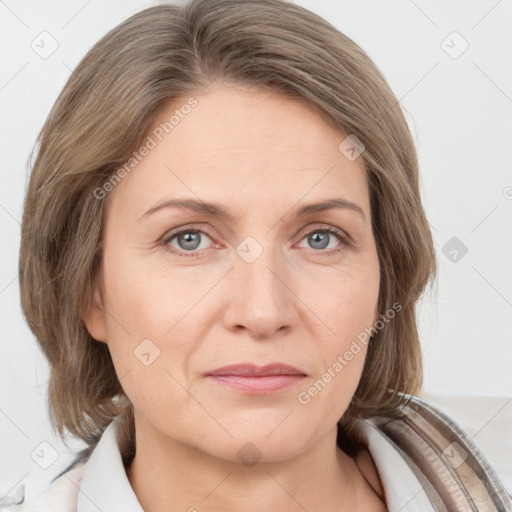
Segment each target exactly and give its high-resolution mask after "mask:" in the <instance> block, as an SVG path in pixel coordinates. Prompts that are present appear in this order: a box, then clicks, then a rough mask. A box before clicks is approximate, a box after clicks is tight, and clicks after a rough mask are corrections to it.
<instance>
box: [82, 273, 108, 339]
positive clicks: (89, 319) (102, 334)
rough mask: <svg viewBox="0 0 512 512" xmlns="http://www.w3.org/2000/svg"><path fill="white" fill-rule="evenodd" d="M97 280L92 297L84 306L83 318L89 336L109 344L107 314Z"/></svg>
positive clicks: (96, 280)
mask: <svg viewBox="0 0 512 512" xmlns="http://www.w3.org/2000/svg"><path fill="white" fill-rule="evenodd" d="M97 277H98V276H97ZM98 281H99V280H98V279H97V278H96V279H95V283H94V288H93V293H92V297H91V298H90V299H89V301H88V304H86V305H84V309H83V311H82V314H81V317H82V321H83V322H84V324H85V327H86V328H87V330H88V331H89V334H90V335H91V336H92V337H93V338H94V339H95V340H97V341H103V342H105V343H106V342H107V322H106V321H107V314H106V312H105V307H104V300H103V291H102V289H101V286H100V283H99V282H98Z"/></svg>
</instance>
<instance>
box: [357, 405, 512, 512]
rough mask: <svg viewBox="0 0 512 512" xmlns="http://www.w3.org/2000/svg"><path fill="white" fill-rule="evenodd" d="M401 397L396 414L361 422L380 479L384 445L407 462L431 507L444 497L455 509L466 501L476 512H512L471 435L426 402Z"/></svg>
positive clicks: (385, 463)
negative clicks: (364, 424)
mask: <svg viewBox="0 0 512 512" xmlns="http://www.w3.org/2000/svg"><path fill="white" fill-rule="evenodd" d="M404 398H406V401H405V403H404V404H403V405H402V406H401V407H400V409H399V410H398V411H395V412H393V413H390V414H382V415H379V416H373V417H372V418H369V419H367V420H364V422H365V423H366V424H367V428H366V431H367V433H368V434H369V435H371V436H372V438H373V440H374V443H373V448H374V450H373V452H372V450H371V448H372V444H371V443H370V445H369V449H370V452H372V453H371V455H372V456H373V458H374V460H375V461H376V462H377V469H378V470H379V474H380V476H381V477H384V478H386V475H385V473H386V471H387V470H388V469H389V467H388V466H389V464H388V458H387V457H380V455H382V453H379V452H383V449H384V448H385V446H384V445H386V446H389V447H392V448H393V449H394V451H395V452H396V453H397V454H399V455H400V456H401V458H402V459H403V461H405V462H406V463H407V465H408V466H409V467H410V470H412V472H413V474H414V476H415V477H416V478H417V479H418V482H419V483H420V484H421V487H422V488H423V489H424V490H425V491H426V492H427V494H428V497H429V498H430V500H431V502H432V503H437V502H439V501H441V502H442V501H443V500H444V499H445V497H447V496H448V497H450V499H452V500H455V501H456V502H457V508H458V509H459V510H462V509H465V507H467V506H468V503H469V502H471V503H472V502H475V503H477V504H478V505H479V506H478V510H509V508H512V502H511V497H510V493H509V491H508V490H507V489H506V487H505V485H503V483H502V481H501V479H500V478H499V477H498V475H497V473H496V470H495V468H494V467H493V466H492V465H491V464H490V463H489V461H488V460H487V457H486V456H485V455H484V454H483V452H482V451H481V450H480V449H479V448H478V447H477V445H476V444H475V442H474V440H473V439H472V436H471V435H470V434H469V433H468V432H467V431H466V430H465V429H464V428H462V427H461V426H460V425H459V424H458V423H456V422H455V421H454V420H453V419H452V418H451V417H450V416H448V415H447V414H446V413H445V412H443V411H442V410H441V409H440V408H438V407H436V406H434V405H433V404H432V403H431V402H430V401H429V402H430V403H427V402H426V401H424V400H422V399H420V398H418V397H413V396H410V395H404ZM473 414H474V409H473ZM480 430H481V429H480ZM375 441H376V442H375ZM377 448H378V449H377ZM380 448H382V450H380ZM502 449H503V448H502ZM387 454H388V455H389V454H390V452H389V449H388V451H387ZM379 459H380V460H379ZM379 463H380V467H379ZM363 464H364V456H363ZM367 466H369V464H367ZM381 469H382V472H381ZM382 473H384V474H382ZM370 476H371V473H370ZM388 483H390V482H388ZM384 484H386V482H384ZM492 507H494V508H492ZM500 507H501V508H500Z"/></svg>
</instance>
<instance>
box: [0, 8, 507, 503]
mask: <svg viewBox="0 0 512 512" xmlns="http://www.w3.org/2000/svg"><path fill="white" fill-rule="evenodd" d="M296 3H297V4H299V5H302V6H304V7H306V8H308V9H310V10H312V11H315V12H317V13H318V14H320V15H321V16H323V17H325V18H326V19H327V20H328V21H330V22H331V23H332V24H334V25H335V26H336V27H337V28H338V29H340V30H341V31H342V32H344V33H345V34H347V35H348V36H349V37H351V38H352V39H354V40H355V41H356V42H357V43H358V44H359V45H360V46H361V47H362V48H363V49H364V50H365V51H366V52H367V53H368V54H369V55H370V57H371V58H372V59H373V60H374V61H375V62H376V64H377V65H378V67H379V69H380V70H381V71H382V72H383V74H384V76H385V77H386V79H387V80H388V82H389V83H390V85H391V87H392V89H393V91H394V92H395V94H396V96H397V98H399V99H400V103H401V105H402V107H403V109H404V110H405V113H406V116H407V119H408V122H409V125H410V127H411V130H412V131H413V134H414V137H415V140H416V143H417V148H418V153H419V158H420V166H421V183H422V185H421V188H422V196H423V200H424V204H425V208H426V211H427V215H428V218H429V221H430V223H431V227H432V231H433V235H434V239H435V245H436V250H437V258H438V262H439V278H438V286H437V290H436V291H435V293H433V294H431V295H428V296H426V297H425V300H424V301H423V302H422V304H421V307H420V309H419V319H420V331H421V337H422V344H423V349H424V358H425V390H426V391H428V392H433V393H442V394H446V395H457V394H463V395H481V396H494V397H504V398H505V400H501V401H500V402H499V403H500V409H499V410H498V411H497V412H496V414H495V415H494V416H496V415H499V414H504V412H503V411H506V410H509V409H511V407H510V406H511V402H510V401H508V400H507V398H509V397H512V371H511V362H512V334H511V333H512V264H511V262H512V165H511V161H512V156H511V148H512V143H511V142H512V117H511V115H512V58H511V56H512V31H511V30H510V27H511V26H512V1H511V0H501V1H495V0H491V1H479V2H476V1H471V2H469V1H451V2H450V3H449V4H448V3H447V2H443V1H441V0H437V1H429V2H427V1H420V0H417V1H415V2H413V1H412V0H394V1H389V0H388V1H379V0H375V1H370V0H364V1H358V2H356V1H352V2H349V1H335V0H332V1H326V0H308V1H299V0H297V2H296ZM150 5H152V3H151V2H141V1H135V0H129V1H126V0H124V1H121V0H116V1H110V2H108V3H107V2H100V1H99V0H90V1H88V2H87V1H85V0H73V1H68V2H56V1H45V2H37V1H35V0H34V1H20V2H15V1H14V0H5V1H2V2H0V38H1V39H0V45H1V54H0V55H1V57H0V58H1V67H0V109H1V110H0V111H1V112H2V117H1V126H0V129H1V135H0V145H1V146H0V158H1V166H0V172H1V187H0V226H1V234H2V251H1V253H0V254H1V265H0V302H1V305H0V315H1V319H0V325H1V328H2V344H1V356H0V365H1V369H0V378H1V389H2V393H1V396H0V432H1V447H0V450H1V451H0V454H1V456H0V471H1V473H0V498H1V497H2V496H3V495H4V494H5V493H8V492H12V489H13V488H16V486H17V485H18V484H19V483H22V482H26V481H27V480H29V479H37V478H39V479H41V478H43V479H44V478H47V477H49V473H48V472H46V473H45V470H44V469H42V468H40V467H39V466H38V465H36V464H35V462H34V461H33V460H32V458H31V457H30V454H31V452H32V451H33V450H34V449H36V448H37V447H38V445H39V443H41V442H43V441H48V442H50V444H51V445H52V446H53V447H55V449H56V454H58V455H59V459H58V460H57V462H56V463H55V464H53V465H52V467H51V472H52V474H55V473H56V472H57V468H60V467H65V463H64V462H65V461H66V460H67V459H66V456H65V453H64V451H63V450H64V449H63V446H62V445H61V444H60V443H59V442H58V440H57V439H56V436H55V435H53V434H52V432H51V430H50V426H49V423H48V419H47V413H46V383H47V375H48V373H47V365H46V362H45V360H44V358H43V356H42V355H41V353H40V352H39V350H38V348H37V346H36V343H35V341H34V338H33V336H32V334H31V333H30V331H29V329H28V328H27V326H26V325H25V323H24V320H23V317H22V315H21V310H20V306H19V290H18V281H17V273H18V272H17V257H18V248H19V239H20V219H21V216H22V203H23V196H24V190H25V186H26V177H27V169H26V166H27V160H28V156H29V153H30V151H31V149H32V146H33V144H34V141H35V138H36V136H37V134H38V132H39V130H40V128H41V127H42V124H43V122H44V120H45V118H46V116H47V114H48V112H49V110H50V108H51V106H52V104H53V102H54V101H55V99H56V97H57V95H58V93H59V92H60V90H61V89H62V87H63V86H64V84H65V82H66V80H67V78H68V76H69V74H70V69H73V68H74V67H75V66H76V65H77V63H78V61H79V60H80V58H81V57H82V56H83V55H84V54H85V53H86V51H87V50H88V49H89V48H90V47H91V46H92V45H93V44H94V43H95V42H96V41H97V40H98V39H99V38H100V37H101V36H102V35H104V34H105V33H106V32H107V31H108V30H109V29H111V28H112V27H114V26H115V25H117V24H118V23H119V22H121V21H122V20H124V19H125V18H127V17H128V16H130V15H131V14H134V13H135V12H137V11H139V10H141V9H143V8H144V7H148V6H150ZM43 31H46V32H48V33H49V34H51V36H52V38H54V39H55V40H56V41H57V43H58V48H57V49H56V51H55V52H54V53H53V54H52V55H51V56H49V57H48V58H47V59H42V58H41V57H40V56H39V55H38V54H37V53H36V52H35V51H34V50H33V49H32V48H31V44H32V41H34V40H36V42H37V41H38V40H39V39H38V37H40V34H41V32H43ZM454 31H456V32H457V34H453V32H454ZM44 37H47V36H44ZM443 41H444V42H443ZM466 43H467V44H468V45H469V46H468V48H467V50H466V51H464V52H463V53H462V54H460V55H459V53H460V52H461V50H462V49H463V48H464V47H465V45H466ZM447 52H448V53H447ZM449 53H451V56H450V55H449ZM454 57H457V58H454ZM453 237H457V239H458V240H460V243H463V244H464V245H465V246H466V247H467V249H468V250H467V253H466V254H465V255H464V256H462V257H460V254H461V253H460V251H459V253H458V255H459V257H458V260H457V261H456V262H453V261H451V260H450V258H449V257H448V256H446V255H445V254H444V252H448V251H449V250H452V248H450V246H448V248H447V249H445V250H444V252H443V248H444V247H445V245H446V244H447V243H448V242H449V240H450V239H452V238H453ZM452 254H453V253H452ZM503 404H504V405H503ZM502 405H503V406H502ZM477 412H478V411H475V413H477ZM493 414H494V413H493ZM508 414H510V410H509V411H508ZM494 416H493V418H494ZM509 444H510V442H509ZM509 447H510V446H509ZM48 471H50V469H49V470H48Z"/></svg>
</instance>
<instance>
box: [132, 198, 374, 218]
mask: <svg viewBox="0 0 512 512" xmlns="http://www.w3.org/2000/svg"><path fill="white" fill-rule="evenodd" d="M164 208H186V209H187V210H191V211H195V212H197V213H202V214H206V215H211V216H215V217H218V218H220V219H225V220H233V219H234V218H235V215H234V214H233V213H231V212H229V211H228V210H226V209H225V208H224V206H222V205H220V204H217V203H205V202H204V201H198V200H195V199H169V200H165V201H162V202H160V203H157V204H156V205H155V206H153V207H152V208H150V209H149V210H148V211H147V212H146V213H144V214H143V215H142V216H141V217H140V218H139V219H138V221H140V220H142V219H143V218H146V217H148V216H150V215H152V214H153V213H155V212H157V211H159V210H162V209H164ZM336 208H339V209H347V210H352V211H354V212H357V213H358V214H359V215H360V216H361V217H362V219H363V221H366V216H365V213H364V211H363V209H362V208H361V207H360V206H358V205H357V204H355V203H352V202H351V201H348V200H347V199H343V198H333V199H327V200H325V201H321V202H318V203H311V204H306V205H304V206H302V207H301V208H299V209H298V210H297V212H296V216H297V217H305V216H306V215H311V214H312V213H319V212H323V211H326V210H332V209H336ZM138 221H137V222H138Z"/></svg>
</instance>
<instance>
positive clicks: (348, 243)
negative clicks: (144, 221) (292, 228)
mask: <svg viewBox="0 0 512 512" xmlns="http://www.w3.org/2000/svg"><path fill="white" fill-rule="evenodd" d="M183 233H202V234H203V235H206V236H207V237H208V238H210V239H212V237H211V236H210V235H209V234H208V233H207V232H206V231H203V230H202V229H194V228H188V229H182V230H181V231H177V232H175V233H170V234H169V235H164V236H163V238H162V239H161V241H160V244H161V245H162V246H164V248H165V249H166V250H167V251H169V252H171V253H172V254H176V255H177V256H180V257H181V256H182V257H185V258H198V257H200V256H201V255H202V253H203V252H204V251H206V250H207V249H202V250H199V251H197V250H196V252H191V251H183V250H181V251H177V250H176V249H175V248H173V249H172V250H171V249H169V248H168V244H169V243H170V242H171V240H173V239H174V238H176V237H177V236H179V235H181V234H183ZM313 233H329V234H331V235H335V236H337V237H338V238H339V240H340V242H341V244H340V247H337V248H334V249H330V250H327V251H325V250H320V249H310V250H312V251H314V253H315V254H318V255H320V256H332V255H333V254H335V253H338V252H340V251H342V250H344V249H345V248H346V247H353V242H352V240H351V238H350V237H349V236H348V235H347V234H346V233H344V232H343V231H341V230H340V229H338V228H335V227H332V226H327V227H322V228H315V229H313V230H311V231H309V232H308V233H306V234H305V235H304V236H303V237H301V238H300V240H299V242H300V241H302V240H303V239H304V238H306V237H308V236H310V235H311V234H313ZM187 253H188V254H187Z"/></svg>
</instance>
